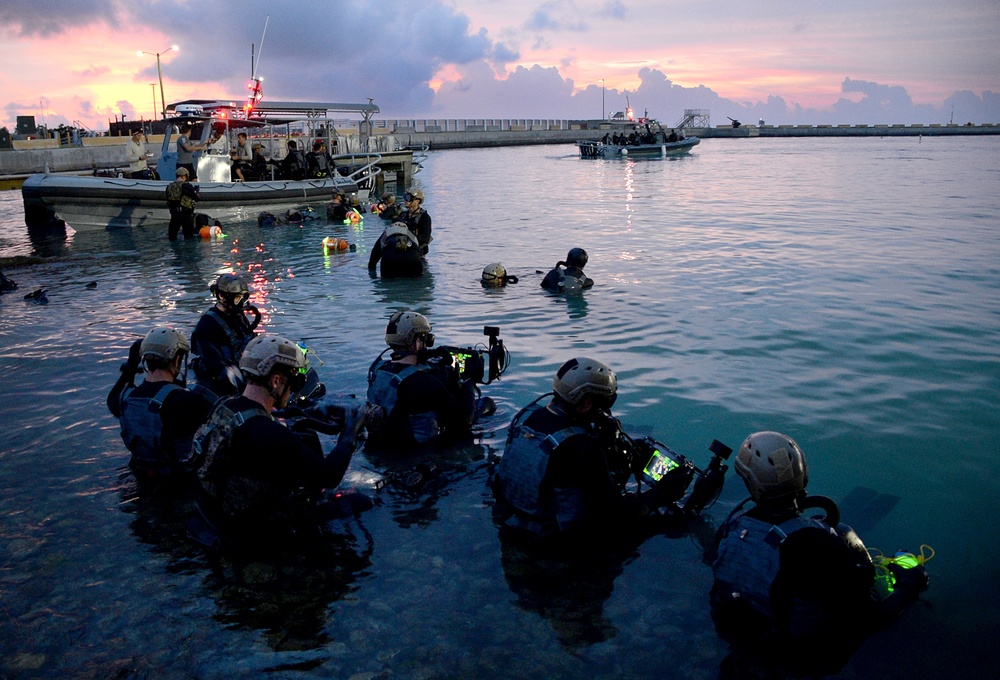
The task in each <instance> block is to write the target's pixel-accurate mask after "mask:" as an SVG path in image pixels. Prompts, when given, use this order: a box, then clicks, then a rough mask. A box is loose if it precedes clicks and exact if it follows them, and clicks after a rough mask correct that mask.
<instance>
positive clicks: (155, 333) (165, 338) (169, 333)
mask: <svg viewBox="0 0 1000 680" xmlns="http://www.w3.org/2000/svg"><path fill="white" fill-rule="evenodd" d="M190 351H191V343H189V342H188V339H187V336H186V335H184V334H183V333H181V332H180V331H176V330H174V329H173V328H167V327H166V326H159V327H157V328H154V329H153V330H151V331H149V332H148V333H146V337H145V338H143V339H142V344H141V345H140V346H139V355H140V356H141V357H143V358H145V357H147V356H154V357H156V358H157V359H163V360H164V361H173V360H174V357H176V356H177V354H178V353H179V352H184V353H185V354H187V353H188V352H190Z"/></svg>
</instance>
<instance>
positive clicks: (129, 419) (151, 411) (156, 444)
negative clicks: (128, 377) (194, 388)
mask: <svg viewBox="0 0 1000 680" xmlns="http://www.w3.org/2000/svg"><path fill="white" fill-rule="evenodd" d="M180 389H183V388H182V387H180V386H179V385H175V384H173V383H168V384H166V385H164V386H163V387H161V388H160V389H159V390H157V391H156V394H155V395H153V396H152V397H133V396H131V395H132V392H133V389H132V388H127V389H125V390H123V391H122V394H121V414H122V415H121V419H120V423H121V428H122V441H124V442H125V446H126V447H127V448H128V450H129V452H130V453H131V454H132V462H133V463H134V464H137V465H139V466H142V467H149V468H162V470H160V471H162V472H164V473H169V472H172V471H173V467H174V466H176V465H179V464H182V463H186V462H188V460H189V459H190V458H191V442H192V437H184V438H182V439H175V438H172V437H169V436H167V437H165V436H164V433H163V419H162V418H161V417H160V409H161V408H162V407H163V402H164V401H165V400H166V398H167V395H169V394H170V393H171V392H173V391H174V390H180Z"/></svg>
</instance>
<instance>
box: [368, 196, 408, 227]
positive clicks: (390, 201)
mask: <svg viewBox="0 0 1000 680" xmlns="http://www.w3.org/2000/svg"><path fill="white" fill-rule="evenodd" d="M375 208H377V211H376V210H375V209H373V210H372V212H375V213H376V214H377V215H378V216H379V217H381V218H382V219H383V220H385V221H386V222H390V223H392V222H396V221H398V220H399V217H400V215H402V214H403V207H402V206H401V205H399V204H398V203H396V195H395V194H394V193H392V192H389V191H387V192H385V193H384V194H382V198H381V199H380V200H379V202H378V203H377V204H376V205H375Z"/></svg>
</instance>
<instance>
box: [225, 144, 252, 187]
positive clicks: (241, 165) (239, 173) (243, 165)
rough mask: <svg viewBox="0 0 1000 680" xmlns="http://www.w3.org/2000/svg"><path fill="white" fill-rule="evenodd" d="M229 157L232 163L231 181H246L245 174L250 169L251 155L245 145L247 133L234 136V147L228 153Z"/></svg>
mask: <svg viewBox="0 0 1000 680" xmlns="http://www.w3.org/2000/svg"><path fill="white" fill-rule="evenodd" d="M229 157H230V158H231V159H232V161H233V173H232V174H233V179H235V180H238V181H240V182H245V181H246V179H247V178H246V172H247V170H249V169H250V161H251V159H252V158H253V154H252V153H251V151H250V147H249V146H248V145H247V133H245V132H241V133H239V134H238V135H236V146H235V147H233V150H232V151H231V152H230V154H229Z"/></svg>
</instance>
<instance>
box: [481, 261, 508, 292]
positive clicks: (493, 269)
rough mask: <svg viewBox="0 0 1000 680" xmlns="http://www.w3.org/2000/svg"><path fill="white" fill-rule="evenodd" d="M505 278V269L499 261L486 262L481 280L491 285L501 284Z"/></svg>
mask: <svg viewBox="0 0 1000 680" xmlns="http://www.w3.org/2000/svg"><path fill="white" fill-rule="evenodd" d="M506 279H507V270H506V269H504V266H503V265H502V264H500V263H499V262H494V263H493V264H488V265H486V267H485V268H484V269H483V278H482V282H483V283H485V284H488V285H491V286H502V285H503V284H504V283H505V282H506Z"/></svg>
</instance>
